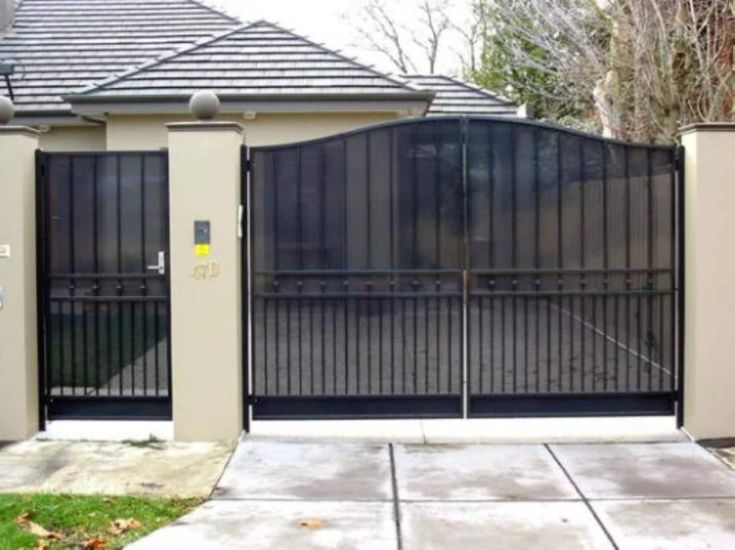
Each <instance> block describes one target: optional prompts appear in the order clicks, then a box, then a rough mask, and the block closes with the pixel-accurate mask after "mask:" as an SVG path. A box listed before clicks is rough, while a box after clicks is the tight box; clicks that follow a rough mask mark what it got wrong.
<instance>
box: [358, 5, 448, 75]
mask: <svg viewBox="0 0 735 550" xmlns="http://www.w3.org/2000/svg"><path fill="white" fill-rule="evenodd" d="M450 4H451V0H416V1H415V3H414V4H413V5H411V6H409V7H408V9H406V6H405V4H404V5H403V8H404V9H403V14H404V16H403V17H401V15H400V13H399V10H397V9H396V7H395V6H396V4H394V3H389V2H387V1H386V0H368V1H367V2H366V3H365V4H364V5H363V6H362V7H361V8H360V9H358V10H357V11H356V12H355V13H354V14H352V15H350V16H348V19H350V20H351V23H352V26H353V27H354V29H355V31H356V32H357V35H358V38H359V41H360V42H361V43H362V44H361V45H362V46H363V47H366V48H368V49H370V50H372V51H375V52H378V53H379V54H382V55H383V56H385V58H387V59H388V61H390V62H391V63H392V64H393V65H394V66H395V67H396V68H397V69H398V70H399V71H401V72H402V73H415V72H418V71H423V70H427V71H428V72H429V73H432V74H433V73H434V72H436V67H437V60H438V58H439V55H440V52H441V51H442V49H443V48H444V46H445V43H446V42H445V39H446V37H447V33H448V31H450V30H452V29H453V26H452V23H451V21H450V17H449V6H450Z"/></svg>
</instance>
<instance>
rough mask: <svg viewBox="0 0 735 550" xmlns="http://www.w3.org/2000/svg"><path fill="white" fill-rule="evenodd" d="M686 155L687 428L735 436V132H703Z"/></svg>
mask: <svg viewBox="0 0 735 550" xmlns="http://www.w3.org/2000/svg"><path fill="white" fill-rule="evenodd" d="M682 143H683V145H684V148H685V163H686V164H685V186H686V190H685V208H686V215H685V239H686V253H685V267H686V273H685V300H686V306H685V311H686V314H685V323H686V328H685V334H686V337H685V341H684V345H685V356H684V357H685V366H684V368H685V375H684V427H685V429H686V430H687V431H688V432H689V433H690V434H691V435H692V436H693V437H694V438H695V439H716V438H726V437H733V436H735V353H733V334H735V125H729V126H727V125H717V126H707V125H702V126H697V127H694V128H692V129H690V130H689V131H687V132H685V133H684V135H683V137H682Z"/></svg>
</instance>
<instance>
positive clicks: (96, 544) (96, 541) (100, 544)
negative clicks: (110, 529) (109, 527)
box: [82, 537, 107, 550]
mask: <svg viewBox="0 0 735 550" xmlns="http://www.w3.org/2000/svg"><path fill="white" fill-rule="evenodd" d="M106 544H107V543H106V542H105V539H103V538H102V537H94V538H91V539H87V540H85V541H84V542H83V543H82V548H90V549H91V550H99V549H100V548H104V547H105V546H106Z"/></svg>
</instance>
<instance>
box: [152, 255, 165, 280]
mask: <svg viewBox="0 0 735 550" xmlns="http://www.w3.org/2000/svg"><path fill="white" fill-rule="evenodd" d="M148 269H149V270H150V271H157V272H158V274H159V275H165V274H166V253H165V252H164V251H163V250H161V251H159V252H158V263H157V264H156V265H149V266H148Z"/></svg>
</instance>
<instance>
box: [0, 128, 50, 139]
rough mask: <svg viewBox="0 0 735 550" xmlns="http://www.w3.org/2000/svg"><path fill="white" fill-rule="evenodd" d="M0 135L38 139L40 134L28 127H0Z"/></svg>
mask: <svg viewBox="0 0 735 550" xmlns="http://www.w3.org/2000/svg"><path fill="white" fill-rule="evenodd" d="M2 134H9V135H19V136H29V137H38V136H39V135H40V134H41V132H39V131H38V130H36V129H35V128H30V127H29V126H0V135H2Z"/></svg>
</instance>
